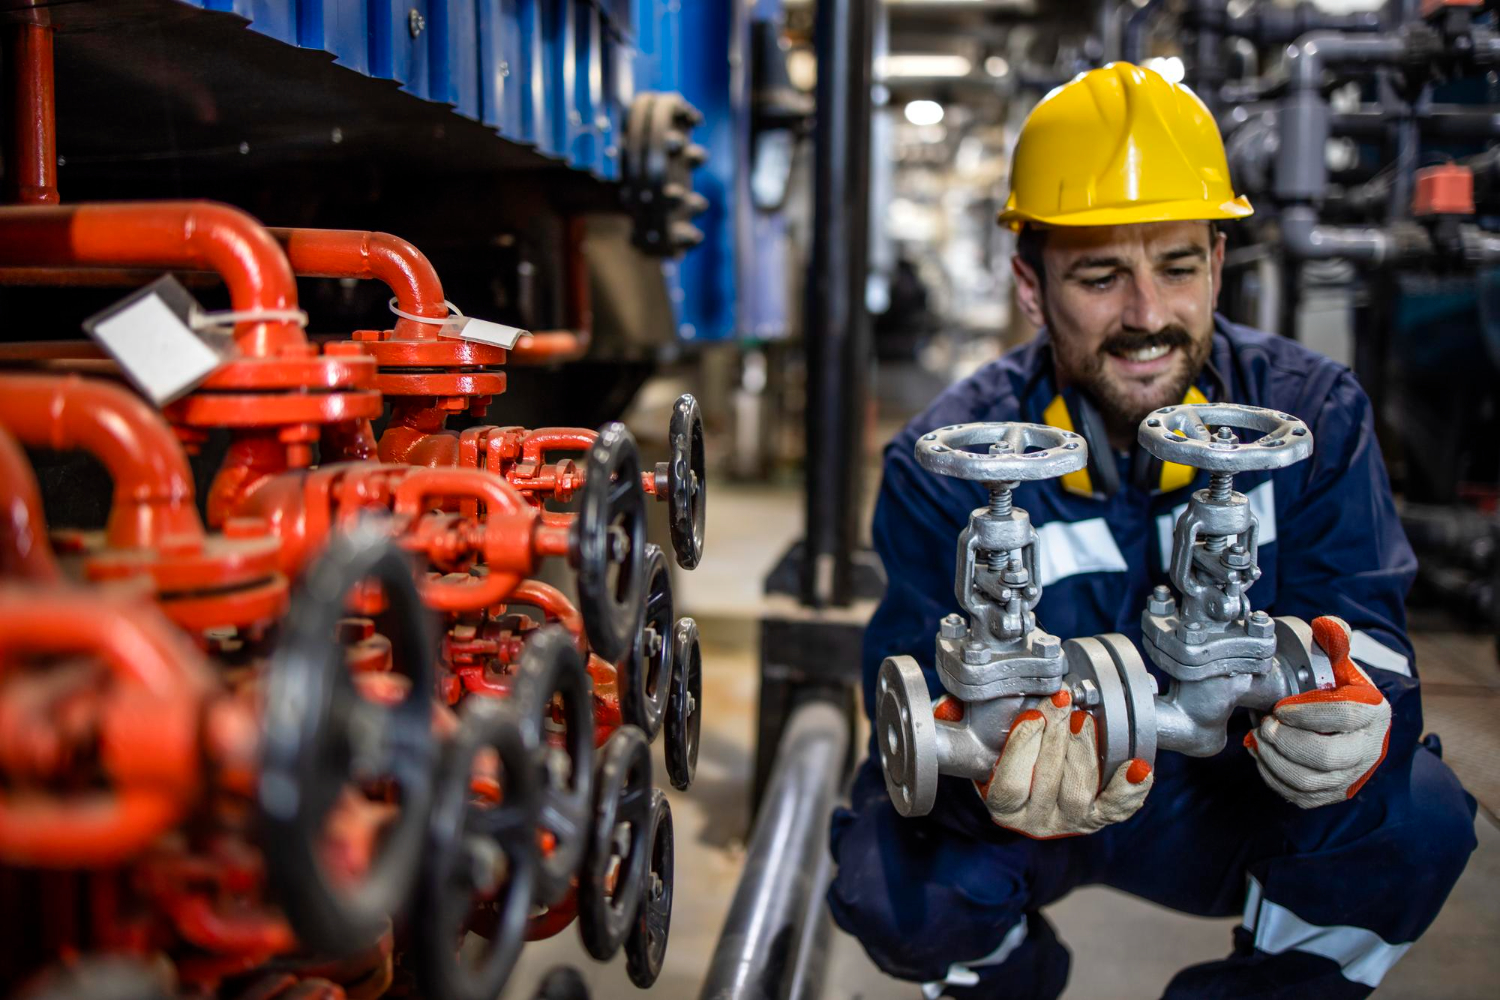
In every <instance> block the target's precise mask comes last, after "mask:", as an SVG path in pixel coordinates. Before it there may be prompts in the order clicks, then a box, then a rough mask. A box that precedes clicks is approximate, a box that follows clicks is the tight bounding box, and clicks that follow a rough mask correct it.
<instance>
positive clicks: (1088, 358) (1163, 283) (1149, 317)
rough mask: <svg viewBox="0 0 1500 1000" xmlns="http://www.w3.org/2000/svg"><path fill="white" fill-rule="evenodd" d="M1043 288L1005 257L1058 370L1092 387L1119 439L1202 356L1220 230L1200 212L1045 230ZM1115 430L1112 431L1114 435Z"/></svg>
mask: <svg viewBox="0 0 1500 1000" xmlns="http://www.w3.org/2000/svg"><path fill="white" fill-rule="evenodd" d="M1042 256H1043V261H1044V263H1045V265H1046V269H1047V274H1046V282H1045V288H1044V287H1043V283H1042V282H1040V281H1039V280H1038V278H1037V275H1036V274H1035V272H1033V271H1032V269H1031V268H1030V267H1029V266H1028V265H1027V264H1026V262H1024V261H1022V260H1021V259H1020V258H1019V257H1017V258H1014V259H1013V264H1012V266H1013V268H1014V271H1015V275H1016V290H1017V298H1018V301H1019V303H1020V306H1021V309H1022V311H1023V312H1024V313H1025V314H1026V316H1027V318H1028V319H1030V320H1031V321H1032V322H1033V323H1035V324H1037V325H1038V326H1040V325H1043V324H1045V325H1046V326H1047V328H1048V330H1050V331H1051V334H1052V344H1053V354H1054V357H1055V358H1056V363H1057V375H1058V379H1059V381H1060V382H1061V383H1062V384H1064V385H1073V386H1078V387H1079V388H1081V389H1083V390H1084V391H1086V392H1088V393H1089V395H1090V396H1092V397H1093V400H1094V402H1095V404H1096V405H1097V406H1098V407H1099V411H1100V413H1101V414H1102V415H1103V417H1104V419H1105V421H1106V423H1108V424H1109V425H1110V429H1111V431H1113V432H1116V434H1118V435H1120V436H1123V437H1124V438H1125V439H1126V440H1129V439H1133V438H1134V436H1135V427H1136V425H1137V424H1139V423H1140V421H1141V419H1142V418H1144V417H1145V416H1146V414H1147V413H1149V412H1151V411H1152V410H1154V409H1156V408H1157V407H1161V406H1169V405H1171V404H1173V403H1180V402H1181V401H1182V396H1183V393H1185V392H1186V391H1187V388H1188V386H1189V385H1191V384H1192V382H1193V379H1195V378H1196V377H1197V375H1198V372H1199V371H1200V370H1201V369H1202V368H1203V364H1204V362H1205V361H1207V360H1208V354H1209V349H1210V346H1211V343H1212V337H1213V313H1214V307H1215V305H1216V304H1217V302H1218V297H1219V275H1220V273H1221V271H1222V269H1223V264H1224V237H1223V235H1222V234H1220V235H1219V236H1218V238H1217V239H1214V240H1212V242H1211V241H1210V229H1209V226H1208V224H1207V223H1205V222H1152V223H1144V224H1140V225H1130V226H1090V227H1066V228H1056V229H1050V230H1048V231H1047V238H1046V245H1045V247H1044V250H1043V255H1042ZM1116 434H1112V437H1113V436H1116Z"/></svg>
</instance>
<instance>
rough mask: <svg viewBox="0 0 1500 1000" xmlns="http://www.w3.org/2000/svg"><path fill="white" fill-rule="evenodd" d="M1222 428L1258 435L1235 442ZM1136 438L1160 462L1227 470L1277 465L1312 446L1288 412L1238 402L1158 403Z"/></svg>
mask: <svg viewBox="0 0 1500 1000" xmlns="http://www.w3.org/2000/svg"><path fill="white" fill-rule="evenodd" d="M1213 428H1219V429H1220V431H1219V433H1218V434H1215V433H1214V431H1213ZM1225 428H1227V429H1228V430H1229V431H1230V432H1232V431H1235V430H1246V431H1258V432H1259V433H1260V435H1261V436H1260V437H1259V438H1257V439H1256V440H1254V441H1241V440H1239V438H1238V436H1236V435H1234V434H1233V433H1225V431H1224V429H1225ZM1137 440H1139V441H1140V443H1141V447H1143V448H1145V449H1146V450H1147V451H1149V452H1150V453H1151V454H1153V455H1155V456H1156V457H1157V458H1159V459H1161V460H1162V461H1163V462H1176V463H1177V464H1179V465H1187V466H1191V467H1192V468H1195V469H1206V470H1208V471H1209V472H1218V473H1231V474H1233V473H1239V472H1255V471H1259V470H1264V469H1282V468H1285V467H1287V466H1288V465H1294V464H1296V463H1297V462H1300V461H1302V460H1303V459H1304V458H1306V457H1307V456H1309V455H1311V454H1312V450H1313V436H1312V432H1311V431H1309V430H1308V429H1307V424H1305V423H1303V422H1302V421H1301V420H1299V419H1297V418H1296V417H1294V416H1292V415H1291V414H1290V413H1283V412H1281V411H1280V410H1267V409H1265V408H1264V407H1260V406H1244V405H1241V404H1239V403H1183V404H1182V405H1180V406H1164V407H1162V408H1161V409H1159V410H1153V411H1151V413H1149V414H1147V416H1146V419H1144V420H1142V421H1141V425H1140V430H1139V433H1138V435H1137Z"/></svg>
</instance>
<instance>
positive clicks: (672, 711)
mask: <svg viewBox="0 0 1500 1000" xmlns="http://www.w3.org/2000/svg"><path fill="white" fill-rule="evenodd" d="M702 728H703V650H702V649H701V647H700V646H699V644H698V623H697V622H695V621H693V620H692V619H691V618H680V619H678V621H677V626H676V627H675V628H674V629H673V630H672V684H671V696H670V697H669V698H668V699H667V725H666V729H667V738H666V742H665V744H664V745H663V747H662V749H663V750H664V751H666V758H667V778H668V780H670V781H671V782H672V787H673V788H676V789H677V790H679V791H686V790H687V787H688V786H689V785H691V784H692V783H693V775H695V774H697V773H698V734H699V732H700V731H701V730H702Z"/></svg>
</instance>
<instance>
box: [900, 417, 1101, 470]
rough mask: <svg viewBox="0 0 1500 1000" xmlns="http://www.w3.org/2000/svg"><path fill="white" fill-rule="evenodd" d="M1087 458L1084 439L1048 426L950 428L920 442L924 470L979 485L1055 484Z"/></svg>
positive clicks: (921, 462) (1016, 425)
mask: <svg viewBox="0 0 1500 1000" xmlns="http://www.w3.org/2000/svg"><path fill="white" fill-rule="evenodd" d="M974 448H984V449H985V450H984V451H974V450H972V449H974ZM1029 449H1035V450H1029ZM1088 457H1089V455H1088V449H1087V448H1086V447H1084V442H1083V438H1082V437H1080V436H1079V435H1077V434H1074V433H1073V432H1072V431H1065V430H1061V429H1059V428H1056V427H1048V426H1046V425H1045V424H1022V423H978V424H952V425H950V426H948V427H939V428H938V429H937V430H935V431H929V432H928V433H926V434H923V435H922V436H921V437H920V438H918V439H917V462H918V463H919V464H920V465H921V466H922V468H924V469H926V470H927V471H928V472H935V473H937V474H938V475H941V476H952V477H954V478H955V479H968V480H973V481H975V482H981V483H1014V482H1024V481H1030V480H1037V479H1056V478H1057V477H1058V476H1063V475H1067V474H1068V473H1069V472H1077V471H1078V470H1079V469H1082V468H1083V467H1084V466H1085V465H1087V464H1088Z"/></svg>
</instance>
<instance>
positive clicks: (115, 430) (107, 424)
mask: <svg viewBox="0 0 1500 1000" xmlns="http://www.w3.org/2000/svg"><path fill="white" fill-rule="evenodd" d="M0 426H4V427H5V428H6V429H8V430H9V431H10V432H11V433H12V434H14V435H15V436H16V437H17V438H18V439H20V441H21V443H22V444H27V445H30V446H31V447H33V448H51V449H53V450H55V451H69V450H73V449H78V450H82V451H86V452H88V453H89V454H90V455H93V456H94V457H95V458H97V459H99V461H100V462H102V463H103V464H104V467H105V469H107V470H108V471H109V475H110V478H111V479H113V480H114V484H115V493H114V501H113V503H112V504H111V505H110V511H109V523H108V525H107V526H106V528H105V538H106V539H107V541H108V542H109V544H110V546H111V547H113V548H121V549H137V548H155V547H157V546H159V545H161V544H162V543H163V542H164V541H166V540H167V539H168V538H169V537H172V536H176V538H175V539H174V540H179V539H180V540H185V541H189V542H193V541H196V542H201V541H202V539H203V524H202V522H201V521H199V520H198V511H197V510H196V508H194V506H193V473H192V470H191V469H189V468H188V462H187V456H186V455H184V454H183V450H182V445H181V444H180V443H178V441H177V438H176V436H175V435H174V434H173V433H172V428H171V427H170V426H169V425H168V424H167V422H166V421H165V420H163V419H162V417H161V415H160V414H159V413H157V412H156V411H155V410H153V409H151V407H149V406H147V405H146V404H145V403H144V402H142V401H141V400H140V399H139V398H137V397H136V396H133V395H131V394H130V393H129V392H128V391H126V390H125V389H122V388H120V387H118V386H113V385H110V384H108V383H105V382H97V381H92V380H89V379H82V378H79V377H78V376H77V375H62V376H58V375H3V376H0Z"/></svg>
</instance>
